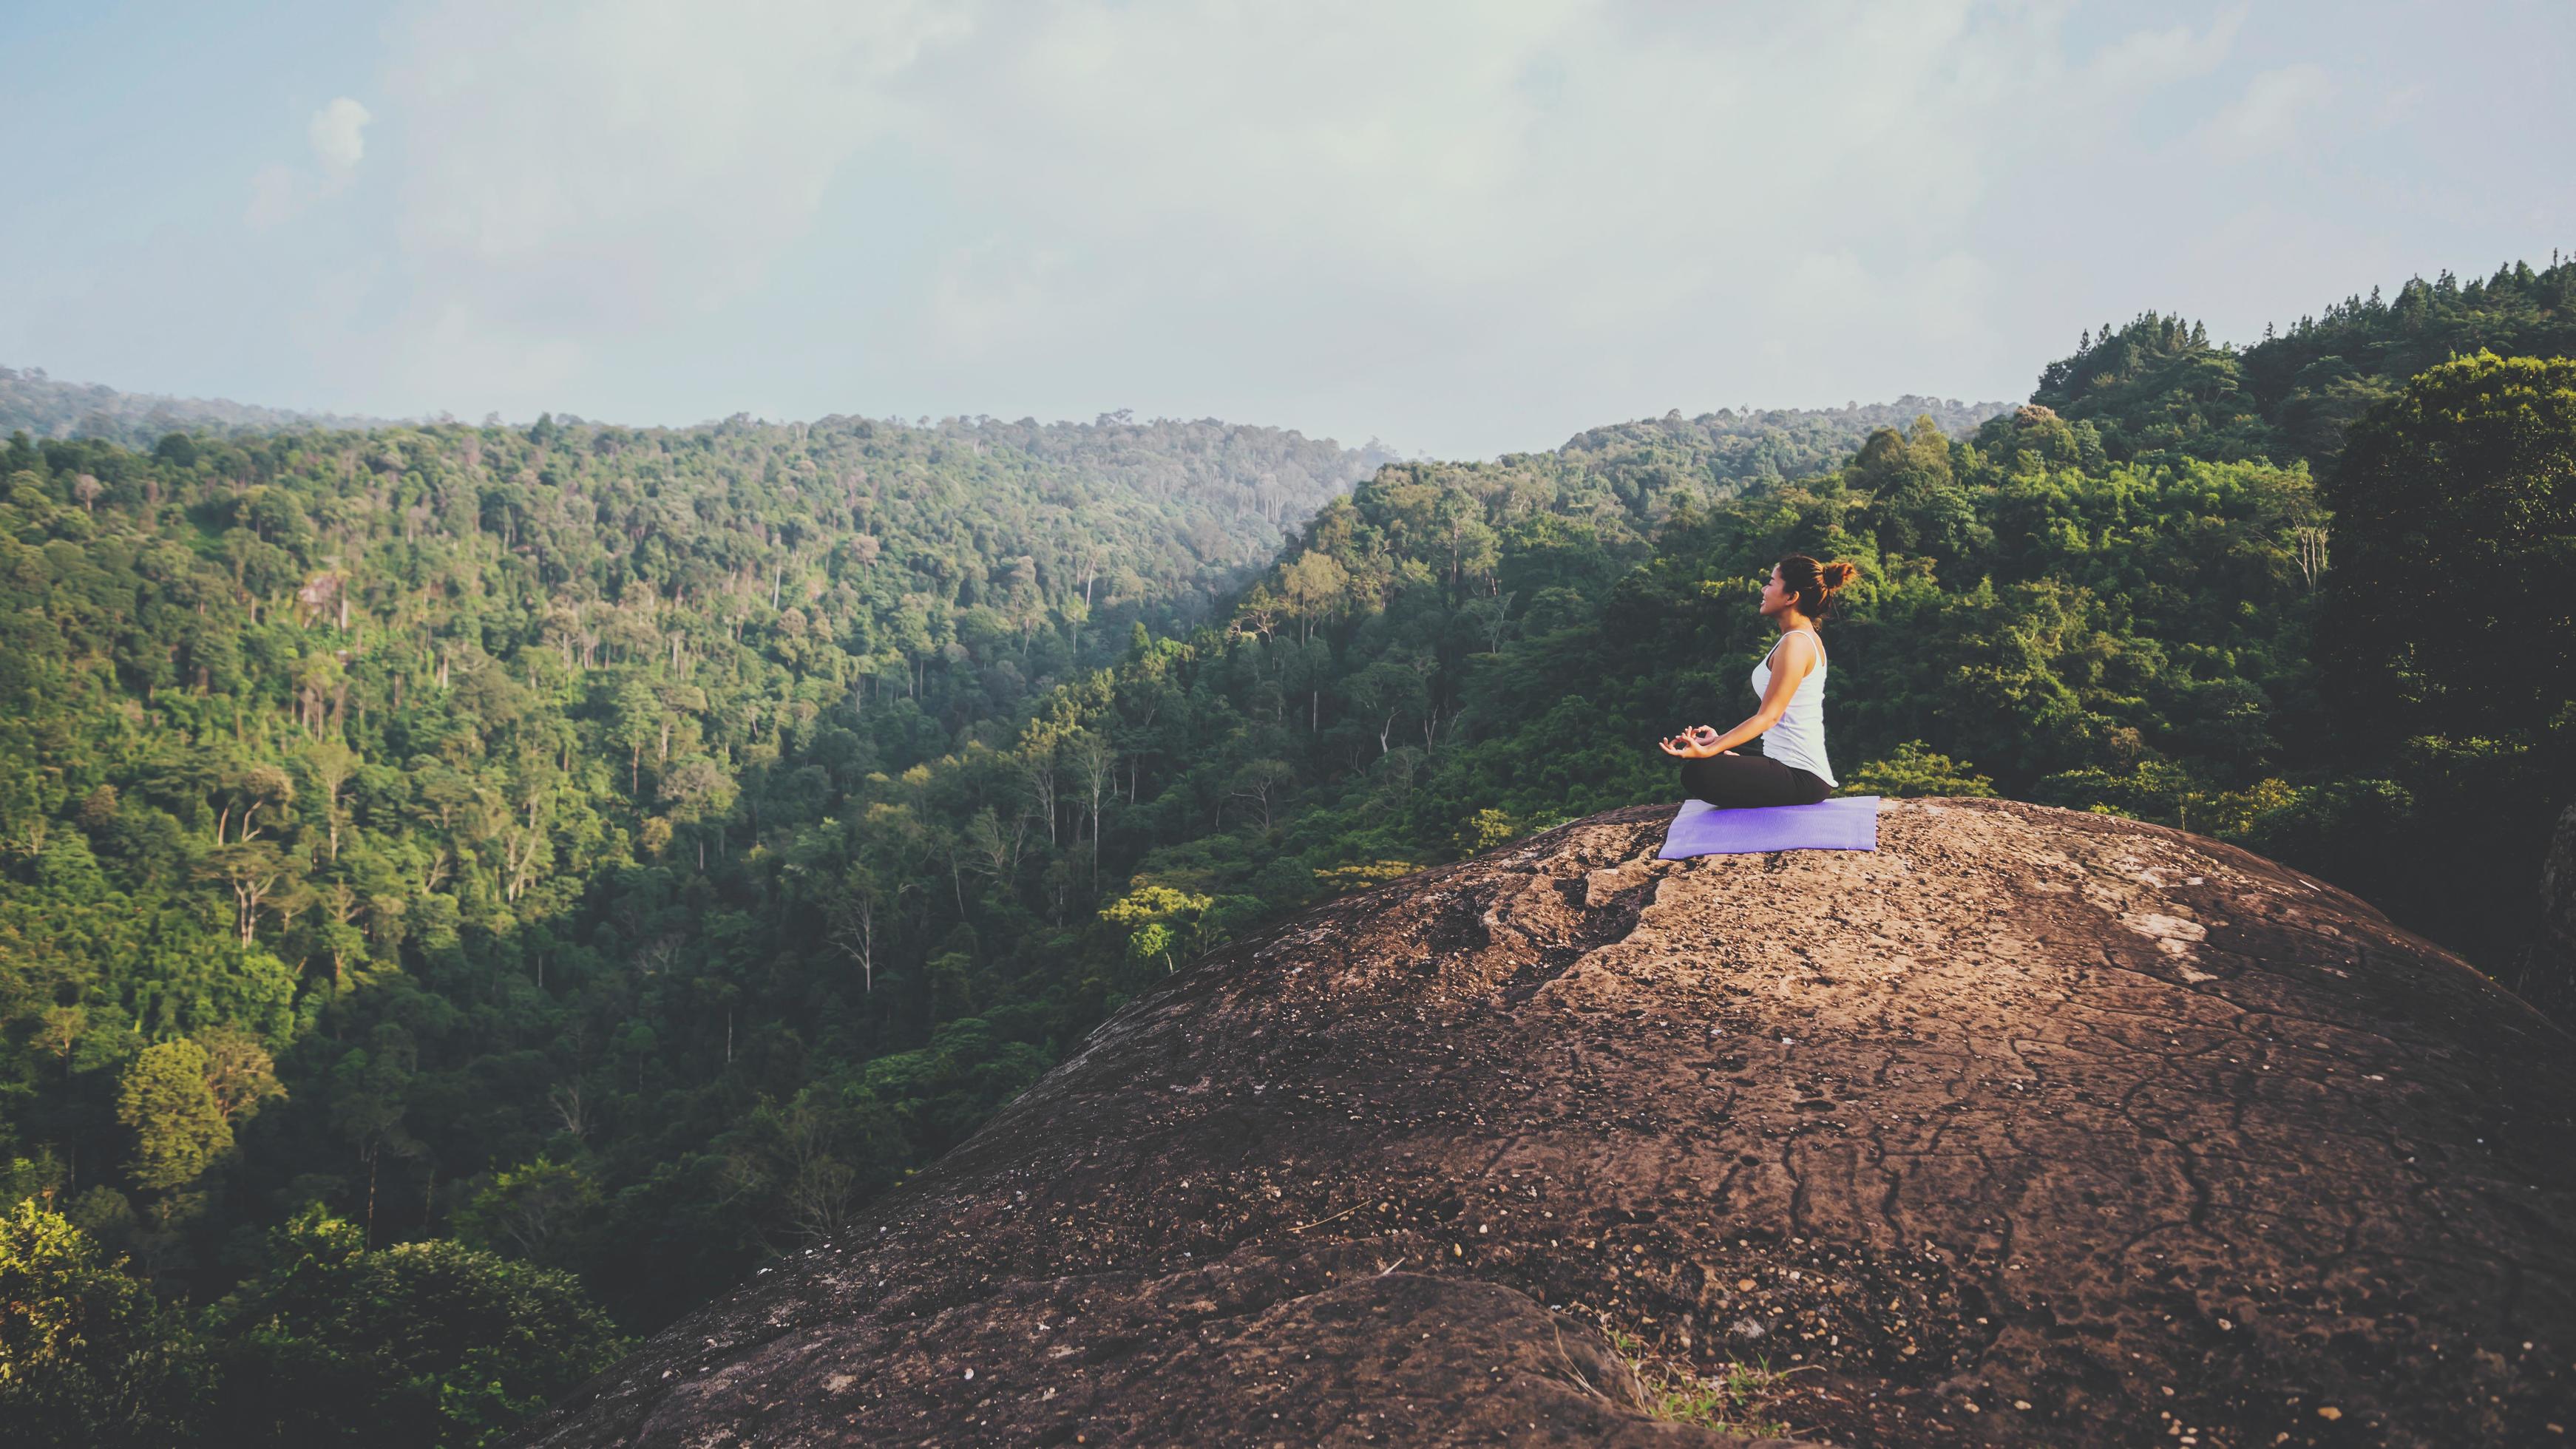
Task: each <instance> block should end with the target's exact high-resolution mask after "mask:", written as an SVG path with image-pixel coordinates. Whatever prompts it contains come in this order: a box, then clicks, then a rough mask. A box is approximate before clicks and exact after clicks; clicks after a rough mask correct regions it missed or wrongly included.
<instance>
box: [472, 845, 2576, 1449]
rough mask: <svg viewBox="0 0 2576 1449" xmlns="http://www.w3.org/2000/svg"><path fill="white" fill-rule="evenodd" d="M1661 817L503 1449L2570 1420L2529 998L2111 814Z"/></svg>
mask: <svg viewBox="0 0 2576 1449" xmlns="http://www.w3.org/2000/svg"><path fill="white" fill-rule="evenodd" d="M1671 815H1672V808H1671V807H1670V806H1663V807H1639V808H1636V809H1631V810H1622V811H1614V812H1611V813H1609V814H1605V815H1598V816H1594V817H1592V818H1591V819H1588V820H1583V821H1579V822H1576V823H1574V824H1572V825H1567V826H1564V827H1561V828H1559V829H1556V830H1552V831H1549V832H1547V833H1546V834H1544V835H1540V836H1537V837H1534V838H1532V839H1529V840H1526V841H1522V842H1520V843H1518V844H1516V845H1513V846H1510V847H1507V848H1505V849H1502V850H1499V851H1496V852H1493V853H1492V854H1489V855H1486V856H1483V857H1481V858H1479V859H1476V860H1471V861H1467V862H1463V863H1461V864H1458V865H1454V866H1447V867H1442V868H1439V869H1435V870H1430V871H1425V872H1422V873H1420V874H1417V875H1413V876H1409V877H1407V878H1405V879H1402V880H1399V881H1395V882H1393V883H1391V884H1388V885H1386V886H1382V887H1380V888H1378V889H1376V890H1373V891H1370V892H1367V893H1365V894H1362V895H1357V896H1353V897H1349V898H1346V899H1343V900H1339V901H1335V902H1332V903H1330V904H1327V905H1324V906H1320V907H1318V908H1316V909H1313V910H1311V911H1308V912H1306V913H1304V914H1303V915H1301V916H1299V917H1297V918H1295V919H1293V920H1291V921H1289V922H1287V923H1285V924H1284V925H1281V926H1279V927H1278V928H1276V929H1274V930H1272V931H1270V932H1268V933H1266V934H1264V935H1261V936H1259V937H1257V938H1254V939H1251V940H1247V941H1244V942H1241V943H1238V944H1236V945H1234V946H1231V947H1229V948H1227V949H1225V950H1224V951H1221V952H1219V953H1216V954H1214V955H1211V956H1210V957H1208V958H1207V959H1206V960H1204V961H1202V962H1200V963H1199V964H1197V965H1196V966H1194V967H1191V968H1189V969H1187V970H1185V971H1183V972H1182V973H1181V974H1180V975H1179V976H1178V977H1177V978H1175V979H1174V980H1173V982H1172V983H1171V985H1170V986H1169V987H1168V988H1167V989H1165V990H1163V991H1160V992H1158V993H1156V994H1154V995H1152V996H1149V997H1146V998H1144V999H1140V1000H1138V1001H1136V1002H1134V1003H1132V1004H1131V1005H1129V1006H1128V1007H1127V1008H1126V1009H1125V1010H1124V1011H1122V1012H1120V1013H1119V1014H1118V1015H1117V1016H1116V1017H1114V1018H1112V1019H1111V1020H1110V1021H1109V1022H1107V1023H1106V1024H1105V1025H1103V1026H1102V1027H1101V1028H1100V1030H1099V1031H1097V1032H1096V1033H1095V1034H1094V1035H1093V1036H1092V1037H1091V1038H1090V1040H1089V1041H1088V1042H1086V1043H1085V1044H1084V1045H1083V1047H1082V1049H1081V1050H1080V1052H1079V1054H1078V1055H1076V1056H1074V1057H1072V1058H1071V1059H1069V1060H1067V1061H1066V1062H1064V1063H1063V1064H1062V1065H1061V1066H1060V1067H1058V1068H1057V1069H1056V1070H1055V1071H1054V1072H1052V1073H1051V1074H1049V1075H1048V1076H1047V1077H1046V1078H1045V1079H1044V1080H1043V1081H1041V1082H1040V1083H1039V1084H1038V1085H1037V1086H1035V1087H1034V1088H1032V1089H1031V1090H1030V1091H1028V1092H1027V1093H1026V1094H1025V1095H1023V1096H1021V1097H1020V1098H1019V1099H1018V1100H1017V1101H1015V1102H1013V1103H1012V1104H1011V1105H1010V1106H1009V1107H1008V1108H1006V1109H1005V1110H1004V1111H1003V1112H1002V1113H1001V1114H1000V1115H999V1116H998V1117H996V1118H995V1119H994V1121H993V1122H992V1123H991V1124H990V1125H988V1126H987V1127H986V1128H985V1129H984V1130H983V1131H982V1132H981V1133H980V1134H979V1135H977V1136H976V1137H975V1138H974V1139H973V1140H972V1141H970V1142H969V1143H967V1144H966V1145H965V1146H964V1147H962V1148H961V1149H959V1150H958V1151H957V1152H956V1153H954V1154H952V1155H951V1156H950V1157H948V1158H947V1159H946V1160H944V1161H943V1162H941V1163H940V1164H938V1165H937V1166H936V1167H935V1168H933V1169H932V1170H931V1171H929V1172H927V1173H924V1174H923V1175H922V1176H921V1177H919V1178H917V1179H915V1180H914V1181H913V1182H911V1183H910V1184H908V1185H907V1186H905V1187H904V1188H903V1189H901V1190H899V1191H897V1192H895V1193H894V1194H892V1195H890V1196H889V1197H887V1198H886V1199H884V1200H883V1201H882V1202H880V1203H879V1204H878V1205H877V1207H876V1208H875V1209H874V1211H873V1213H872V1214H871V1215H870V1216H869V1217H868V1218H866V1219H865V1220H864V1221H863V1222H862V1224H861V1226H860V1227H859V1228H858V1229H857V1230H856V1231H855V1232H853V1233H852V1234H851V1235H850V1236H849V1237H848V1238H847V1239H846V1240H845V1241H843V1242H841V1243H840V1244H839V1245H837V1246H835V1247H832V1248H829V1249H824V1250H818V1251H816V1252H814V1253H811V1254H808V1255H806V1256H804V1257H801V1258H797V1259H793V1260H790V1261H787V1262H782V1263H779V1264H776V1265H774V1266H773V1267H771V1268H769V1269H764V1270H763V1271H762V1272H761V1274H760V1275H758V1276H757V1277H756V1278H754V1279H753V1280H752V1282H751V1283H750V1284H749V1285H747V1286H745V1287H744V1288H742V1289H741V1290H739V1291H738V1292H736V1293H734V1294H733V1295H731V1296H729V1297H727V1298H724V1299H721V1300H719V1301H717V1302H715V1303H713V1304H711V1305H709V1306H708V1307H706V1308H704V1309H702V1310H700V1311H699V1312H697V1313H695V1314H693V1315H691V1316H690V1317H689V1318H687V1319H685V1320H683V1321H682V1322H680V1323H678V1324H677V1325H675V1326H673V1327H672V1328H670V1329H669V1330H667V1331H665V1332H663V1333H662V1334H660V1335H658V1336H657V1337H655V1338H654V1339H653V1340H652V1341H651V1342H649V1343H648V1344H646V1345H645V1346H644V1348H643V1349H641V1350H640V1351H639V1352H638V1353H636V1354H635V1355H634V1356H633V1357H631V1358H630V1359H628V1360H627V1361H625V1362H624V1363H622V1364H620V1365H618V1366H617V1367H615V1368H613V1369H612V1370H610V1371H609V1372H608V1373H606V1374H603V1375H602V1376H601V1377H600V1378H598V1379H597V1380H595V1381H594V1382H592V1383H591V1384H589V1385H588V1386H586V1387H585V1388H584V1389H582V1390H581V1391H579V1392H578V1393H576V1394H575V1395H574V1396H572V1397H571V1398H570V1399H569V1400H567V1401H566V1402H565V1403H563V1404H561V1405H558V1406H557V1407H556V1408H555V1409H554V1410H552V1411H550V1412H549V1413H548V1414H547V1415H546V1416H545V1417H543V1418H541V1419H540V1420H538V1421H537V1422H536V1423H535V1424H533V1425H531V1426H530V1427H529V1428H528V1429H526V1430H525V1431H523V1433H522V1435H521V1436H520V1440H519V1442H522V1443H527V1444H543V1445H560V1446H573V1445H598V1446H607V1445H634V1446H647V1445H652V1446H659V1445H692V1446H695V1445H712V1444H738V1443H780V1444H804V1445H826V1444H1088V1445H1100V1444H1169V1443H1202V1442H1204V1443H1224V1444H1288V1445H1307V1444H1367V1443H1376V1444H1435V1443H1436V1444H1446V1443H1469V1442H1474V1443H1492V1442H1510V1443H1551V1442H1553V1443H1569V1444H1573V1443H1580V1444H1596V1443H1598V1444H1619V1445H1627V1444H1656V1445H1684V1444H1707V1445H1732V1444H1741V1443H1744V1442H1746V1440H1745V1439H1744V1438H1743V1437H1742V1436H1740V1435H1738V1434H1736V1433H1731V1432H1726V1431H1722V1430H1718V1429H1712V1428H1707V1427H1702V1426H1698V1425H1694V1424H1689V1423H1682V1422H1676V1421H1675V1420H1674V1419H1673V1418H1671V1417H1669V1409H1670V1404H1669V1401H1659V1399H1658V1396H1657V1395H1656V1394H1654V1393H1652V1392H1650V1391H1649V1382H1648V1381H1651V1380H1653V1379H1654V1378H1655V1376H1656V1374H1657V1373H1659V1372H1663V1371H1666V1369H1667V1368H1668V1367H1669V1366H1674V1365H1686V1366H1688V1367H1689V1368H1690V1369H1692V1370H1695V1371H1696V1372H1697V1373H1700V1374H1713V1373H1716V1372H1718V1371H1719V1370H1720V1369H1721V1368H1722V1367H1723V1366H1724V1365H1725V1364H1726V1363H1727V1362H1728V1361H1730V1360H1744V1361H1752V1360H1757V1359H1760V1360H1767V1362H1768V1364H1769V1366H1770V1367H1771V1368H1772V1369H1773V1370H1786V1371H1787V1372H1786V1374H1785V1377H1784V1378H1783V1379H1782V1380H1781V1383H1782V1388H1781V1389H1780V1391H1779V1397H1778V1398H1777V1400H1776V1402H1775V1403H1774V1404H1773V1405H1772V1406H1771V1407H1770V1408H1769V1409H1768V1410H1767V1415H1768V1417H1770V1418H1773V1419H1777V1420H1781V1421H1785V1422H1786V1423H1787V1424H1788V1425H1789V1426H1790V1428H1791V1430H1792V1432H1793V1433H1794V1435H1795V1437H1797V1438H1798V1439H1800V1440H1802V1441H1807V1442H1840V1443H1844V1444H1850V1445H1871V1446H1902V1445H1931V1444H1942V1445H1948V1444H1963V1443H1991V1444H2012V1445H2020V1444H2029V1445H2041V1444H2046V1445H2070V1444H2148V1443H2154V1444H2166V1445H2173V1444H2189V1445H2195V1446H2220V1445H2228V1446H2235V1445H2273V1444H2299V1445H2306V1444H2410V1445H2414V1444H2420V1445H2444V1446H2456V1445H2469V1444H2549V1443H2562V1442H2569V1441H2568V1439H2566V1438H2565V1437H2562V1435H2561V1434H2560V1433H2559V1432H2557V1431H2558V1430H2560V1429H2562V1428H2563V1429H2564V1430H2565V1431H2566V1432H2567V1433H2576V1406H2571V1394H2576V1373H2571V1369H2572V1368H2576V1044H2571V1041H2570V1039H2569V1038H2568V1036H2566V1035H2565V1034H2564V1033H2562V1032H2560V1031H2559V1030H2558V1029H2556V1028H2555V1027H2553V1026H2551V1025H2550V1024H2549V1023H2547V1022H2546V1021H2544V1020H2543V1019H2542V1018H2541V1017H2540V1016H2538V1015H2537V1014H2536V1013H2534V1012H2533V1011H2531V1010H2530V1009H2529V1008H2527V1007H2526V1006H2524V1005H2523V1004H2522V1003H2521V1002H2519V1001H2517V1000H2515V999H2514V998H2513V997H2512V996H2510V995H2508V994H2506V993H2505V992H2503V991H2501V990H2499V989H2498V988H2496V987H2495V986H2494V985H2493V984H2492V983H2490V982H2488V981H2487V980H2486V979H2485V978H2483V977H2481V976H2479V975H2478V974H2477V973H2475V972H2474V971H2472V970H2470V969H2469V968H2468V967H2467V966H2465V965H2463V964H2462V963H2461V962H2459V961H2458V960H2456V959H2454V958H2453V957H2451V956H2449V955H2447V954H2445V953H2444V952H2443V951H2441V950H2440V949H2439V948H2437V947H2435V946H2433V945H2431V944H2429V943H2427V942H2425V941H2423V940H2421V939H2419V938H2416V937H2414V936H2411V935H2409V934H2407V933H2406V932H2404V931H2402V930H2400V929H2398V928H2396V927H2394V926H2392V925H2391V924H2390V923H2389V922H2388V921H2386V920H2385V919H2383V918H2382V917H2381V916H2380V915H2379V914H2378V913H2377V912H2375V911H2373V910H2372V909H2371V908H2370V907H2369V906H2367V905H2365V904H2363V903H2362V902H2360V901H2358V900H2356V899H2354V898H2352V897H2351V896H2348V895H2345V894H2343V893H2341V892H2339V891H2336V890H2334V889H2332V888H2330V887H2327V886H2325V885H2324V884H2322V883H2320V882H2316V881H2313V880H2310V879H2307V878H2305V877H2303V876H2301V875H2300V874H2299V873H2297V872H2295V871H2291V870H2288V869H2285V868H2283V867H2281V866H2278V865H2275V864H2272V863H2270V862H2267V861H2264V860H2261V859H2258V858H2256V857H2254V856H2251V855H2248V854H2246V853H2244V852H2242V851H2238V850H2235V849H2232V848H2229V847H2226V846H2222V845H2218V844H2215V843H2213V842H2210V841H2206V840H2202V839H2198V838H2195V837H2191V836H2186V835H2182V834H2179V833H2177V832H2174V831H2171V830H2166V829H2162V828H2160V827H2156V826H2150V825H2142V824H2138V823H2135V822H2130V821H2124V820H2116V819H2110V818H2104V817H2098V816H2091V815H2083V814H2076V813H2072V812H2067V811H2060V810H2048V809H2042V808H2038V807H2033V806H2026V805H2020V804H2014V803H2009V802H2002V801H1982V800H1976V801H1971V800H1956V801H1904V802H1891V803H1890V805H1889V807H1888V809H1887V813H1886V815H1885V817H1884V818H1883V820H1882V823H1881V830H1880V849H1879V850H1878V851H1877V852H1876V853H1874V854H1833V853H1821V852H1792V853H1782V854H1777V855H1769V856H1760V855H1751V856H1712V857H1704V858H1701V859H1697V860H1688V861H1675V862H1663V861H1657V860H1656V859H1655V858H1654V853H1655V850H1656V847H1657V846H1658V844H1659V843H1660V841H1661V839H1662V835H1663V829H1664V826H1665V824H1666V822H1667V821H1668V820H1669V819H1670V817H1671ZM1640 1363H1645V1364H1649V1365H1659V1366H1666V1367H1665V1368H1658V1369H1650V1370H1649V1372H1648V1375H1647V1381H1641V1379H1640V1377H1639V1373H1638V1371H1637V1368H1636V1365H1638V1364H1640ZM1659 1409H1661V1410H1664V1411H1665V1414H1664V1415H1663V1416H1659V1413H1658V1411H1659Z"/></svg>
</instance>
